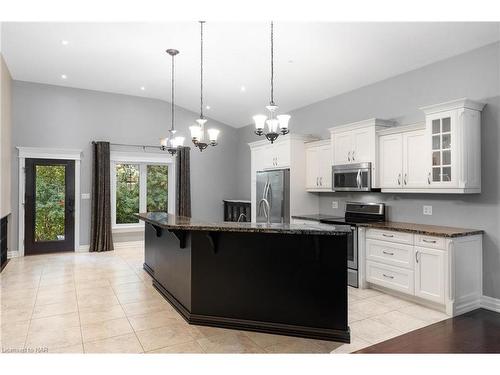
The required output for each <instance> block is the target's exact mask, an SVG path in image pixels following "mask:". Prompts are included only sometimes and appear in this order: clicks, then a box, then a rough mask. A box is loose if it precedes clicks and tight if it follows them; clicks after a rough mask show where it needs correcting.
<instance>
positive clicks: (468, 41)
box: [2, 22, 500, 127]
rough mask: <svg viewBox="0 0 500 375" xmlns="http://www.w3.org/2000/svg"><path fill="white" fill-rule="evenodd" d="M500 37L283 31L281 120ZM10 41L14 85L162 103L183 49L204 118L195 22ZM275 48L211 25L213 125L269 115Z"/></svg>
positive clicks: (468, 26)
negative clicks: (171, 54) (81, 90)
mask: <svg viewBox="0 0 500 375" xmlns="http://www.w3.org/2000/svg"><path fill="white" fill-rule="evenodd" d="M499 36H500V34H499V24H498V23H474V22H467V23H305V22H283V23H277V24H275V102H276V103H277V104H278V105H279V106H280V111H281V112H282V113H283V112H286V111H290V110H292V109H296V108H300V107H303V106H306V105H308V104H311V103H314V102H317V101H319V100H322V99H325V98H328V97H330V96H334V95H337V94H340V93H343V92H346V91H350V90H353V89H355V88H358V87H361V86H365V85H368V84H370V83H374V82H377V81H380V80H383V79H385V78H389V77H392V76H395V75H398V74H401V73H404V72H407V71H410V70H413V69H416V68H418V67H421V66H424V65H427V64H430V63H433V62H435V61H439V60H442V59H445V58H448V57H451V56H454V55H457V54H460V53H463V52H465V51H468V50H471V49H474V48H477V47H480V46H482V45H486V44H489V43H492V42H494V41H497V40H499V39H500V37H499ZM2 38H3V39H2V47H3V54H4V57H5V60H6V62H7V64H8V66H9V68H10V71H11V73H12V76H13V78H14V79H16V80H23V81H32V82H41V83H48V84H54V85H60V86H69V87H78V88H84V89H91V90H99V91H107V92H114V93H122V94H128V95H136V96H144V97H150V98H158V99H163V100H169V99H170V57H169V56H168V55H167V54H166V53H165V50H166V49H167V48H176V49H179V50H180V55H178V57H177V58H176V59H177V60H176V104H178V105H180V106H182V107H185V108H188V109H190V110H193V111H198V110H199V59H200V57H199V52H200V51H199V47H200V46H199V24H198V23H197V22H178V23H176V22H168V23H3V30H2ZM62 40H67V41H68V44H67V45H63V44H62V43H61V41H62ZM269 43H270V42H269V25H268V24H267V23H265V22H251V23H250V22H247V23H230V22H207V24H206V25H205V103H206V104H208V105H210V107H211V108H210V110H208V111H206V114H207V115H208V116H209V117H211V118H214V119H216V120H219V121H221V122H224V123H226V124H228V125H231V126H234V127H242V126H245V125H248V124H250V123H251V122H252V116H253V115H254V114H256V113H259V112H265V109H264V106H265V105H267V103H268V101H269V85H270V84H269V79H270V77H269V69H270V62H269V58H270V53H269ZM62 74H66V75H67V79H65V80H63V79H62V78H61V75H62ZM141 86H144V87H145V90H144V91H142V90H141ZM241 86H245V88H246V90H245V91H244V92H242V91H241Z"/></svg>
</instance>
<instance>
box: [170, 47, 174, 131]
mask: <svg viewBox="0 0 500 375" xmlns="http://www.w3.org/2000/svg"><path fill="white" fill-rule="evenodd" d="M170 104H171V106H172V107H171V108H172V126H171V127H170V131H173V130H174V55H172V100H171V103H170Z"/></svg>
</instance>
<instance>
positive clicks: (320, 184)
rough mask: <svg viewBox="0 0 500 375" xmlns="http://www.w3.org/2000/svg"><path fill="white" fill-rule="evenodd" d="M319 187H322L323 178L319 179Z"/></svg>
mask: <svg viewBox="0 0 500 375" xmlns="http://www.w3.org/2000/svg"><path fill="white" fill-rule="evenodd" d="M319 186H323V177H320V178H319Z"/></svg>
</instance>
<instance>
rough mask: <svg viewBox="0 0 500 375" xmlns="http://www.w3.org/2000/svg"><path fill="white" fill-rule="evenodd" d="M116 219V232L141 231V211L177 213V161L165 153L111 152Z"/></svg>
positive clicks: (114, 225)
mask: <svg viewBox="0 0 500 375" xmlns="http://www.w3.org/2000/svg"><path fill="white" fill-rule="evenodd" d="M111 160H112V161H111V186H112V192H111V199H112V213H111V214H112V220H113V229H115V230H118V229H120V230H124V231H127V230H135V229H134V228H137V229H140V228H142V227H143V225H144V223H143V222H142V221H140V220H139V219H138V218H137V217H136V216H135V214H137V213H139V212H155V211H159V212H173V211H174V210H173V201H172V198H173V197H174V195H173V194H172V196H170V195H171V194H169V193H170V192H173V184H172V181H170V180H171V179H170V178H169V175H170V174H172V175H173V164H172V162H173V160H171V158H170V157H169V156H165V155H164V154H153V155H143V154H139V155H130V154H127V155H125V154H122V153H113V152H112V153H111Z"/></svg>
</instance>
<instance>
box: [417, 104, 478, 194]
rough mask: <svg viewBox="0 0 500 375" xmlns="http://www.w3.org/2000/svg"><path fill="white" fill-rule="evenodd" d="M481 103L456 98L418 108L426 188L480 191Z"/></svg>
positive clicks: (448, 191)
mask: <svg viewBox="0 0 500 375" xmlns="http://www.w3.org/2000/svg"><path fill="white" fill-rule="evenodd" d="M483 107H484V104H483V103H478V102H474V101H472V100H469V99H458V100H454V101H450V102H446V103H441V104H436V105H432V106H427V107H423V108H421V110H422V111H424V113H425V118H426V135H425V137H426V146H425V152H424V154H425V155H424V156H425V159H426V167H427V188H430V189H432V190H433V191H434V192H442V193H480V192H481V111H482V109H483Z"/></svg>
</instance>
